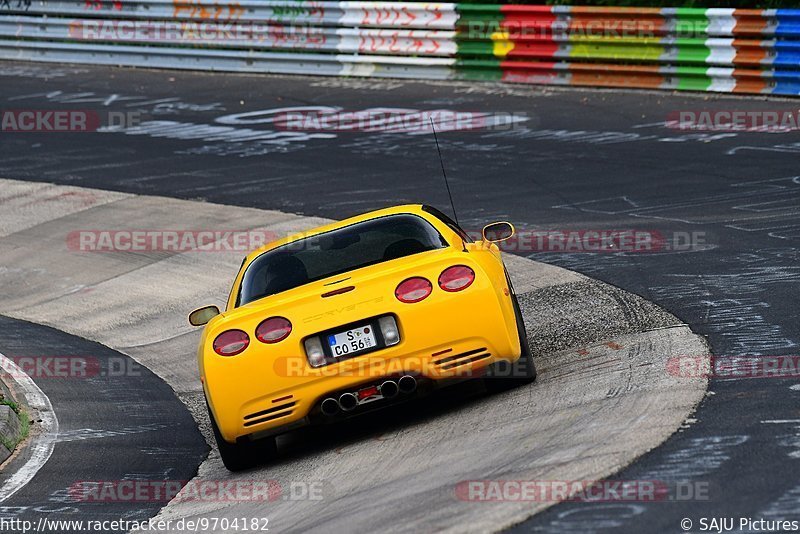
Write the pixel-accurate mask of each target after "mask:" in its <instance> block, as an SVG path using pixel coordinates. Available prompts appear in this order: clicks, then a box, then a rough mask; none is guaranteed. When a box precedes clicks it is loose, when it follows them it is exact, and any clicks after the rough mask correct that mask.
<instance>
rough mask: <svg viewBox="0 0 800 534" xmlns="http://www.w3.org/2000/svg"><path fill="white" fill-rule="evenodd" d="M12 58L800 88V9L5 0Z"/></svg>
mask: <svg viewBox="0 0 800 534" xmlns="http://www.w3.org/2000/svg"><path fill="white" fill-rule="evenodd" d="M0 59H20V60H28V61H52V62H73V63H95V64H97V63H99V64H110V65H129V66H142V67H163V68H183V69H201V70H214V71H243V72H273V73H304V74H322V75H353V76H378V77H403V78H434V79H459V80H494V81H502V82H509V83H529V84H553V85H583V86H610V87H632V88H659V89H678V90H696V91H720V92H740V93H763V94H782V95H798V94H800V9H798V10H785V9H783V10H747V9H716V8H712V9H690V8H653V9H651V8H600V7H569V6H541V5H503V6H497V5H478V4H453V3H420V2H329V1H320V2H315V1H291V0H290V1H287V0H281V1H272V0H265V1H257V0H242V1H239V2H235V1H228V0H224V1H213V0H41V1H37V2H31V0H8V1H5V0H0Z"/></svg>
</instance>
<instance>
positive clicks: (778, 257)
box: [0, 64, 800, 532]
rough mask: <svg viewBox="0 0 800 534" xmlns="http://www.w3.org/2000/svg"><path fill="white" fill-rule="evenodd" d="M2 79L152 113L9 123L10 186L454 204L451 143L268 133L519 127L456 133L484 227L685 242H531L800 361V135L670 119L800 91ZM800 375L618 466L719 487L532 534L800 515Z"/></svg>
mask: <svg viewBox="0 0 800 534" xmlns="http://www.w3.org/2000/svg"><path fill="white" fill-rule="evenodd" d="M0 78H2V85H0V102H2V108H3V109H51V110H61V109H90V110H95V111H98V112H103V113H105V112H106V111H123V112H136V113H141V115H140V116H139V117H138V119H137V120H139V121H141V122H140V123H139V124H138V125H136V126H129V127H127V128H120V129H116V130H115V131H110V132H106V133H102V134H100V133H74V134H54V133H47V134H45V133H31V134H14V135H9V134H5V133H4V134H3V135H2V137H0V176H2V177H3V178H8V179H14V180H28V181H38V182H52V183H58V184H67V185H77V186H82V187H92V188H99V189H106V190H113V191H119V192H126V193H135V194H144V195H162V196H168V197H175V198H182V199H200V200H206V201H209V202H214V203H220V204H229V205H236V206H244V207H257V208H261V209H272V210H281V211H283V212H291V213H297V214H303V215H307V216H318V217H330V218H342V217H345V216H348V215H351V214H354V213H358V212H362V211H366V210H368V209H372V208H377V207H381V206H384V205H387V204H393V203H400V202H408V201H415V202H419V201H422V202H428V203H432V204H435V205H438V206H439V207H441V208H443V209H444V208H445V207H446V206H447V196H446V190H445V189H444V187H443V184H442V182H441V175H440V170H439V162H438V160H437V157H436V149H435V146H434V145H433V142H432V138H431V136H430V135H424V134H421V135H417V133H419V132H411V133H405V132H400V133H390V132H377V133H376V132H334V133H331V132H324V133H321V134H319V133H318V134H316V137H310V138H309V136H308V135H304V134H300V133H297V132H294V133H295V135H294V136H288V135H277V134H281V133H282V134H285V133H286V132H276V135H275V136H273V137H269V135H270V133H269V132H268V131H267V130H270V131H274V128H273V124H272V122H271V117H274V115H275V114H276V113H280V111H275V110H280V109H283V108H296V107H309V106H315V108H314V109H317V110H320V109H323V108H322V107H325V108H328V107H338V108H341V109H343V110H346V111H356V110H364V109H370V108H386V107H391V108H403V109H412V110H418V109H420V110H432V109H448V110H457V111H465V112H475V113H503V114H505V115H504V116H506V117H509V116H513V117H516V120H517V122H515V123H514V125H513V128H506V129H499V130H494V131H491V130H490V129H488V128H478V129H476V130H475V131H444V132H440V133H439V140H440V143H441V148H442V153H443V156H444V159H445V164H446V167H447V172H448V176H449V177H450V178H451V187H452V189H453V196H454V198H455V201H456V205H457V208H458V211H459V216H460V219H461V222H462V223H463V225H464V226H466V227H467V228H470V229H476V228H478V229H479V228H480V226H481V224H482V223H484V222H486V221H490V220H504V219H507V220H511V221H513V222H514V223H515V224H517V226H518V228H519V229H520V231H522V232H525V231H532V230H554V231H555V230H562V231H565V230H574V231H586V230H595V231H596V230H610V229H636V230H641V231H645V232H651V233H652V234H654V235H655V234H657V235H663V236H667V237H668V239H667V240H666V243H668V245H665V246H663V247H660V248H659V249H657V250H651V251H646V252H616V253H587V252H585V251H580V252H559V251H541V250H530V249H528V250H520V251H516V252H517V253H518V254H521V255H525V256H529V257H531V258H533V259H536V260H539V261H544V262H547V263H552V264H555V265H559V266H562V267H566V268H568V269H572V270H575V271H578V272H580V273H584V274H587V275H589V276H591V277H593V278H597V279H600V280H603V281H605V282H608V283H611V284H613V285H615V286H618V287H621V288H623V289H625V290H627V291H630V292H632V293H635V294H638V295H641V296H643V297H645V298H646V299H648V300H651V301H653V302H655V303H656V304H658V305H660V306H662V307H663V308H665V309H667V310H668V311H669V312H671V313H673V314H674V315H675V316H677V317H678V318H679V319H681V320H683V321H685V322H686V323H687V324H688V325H689V326H690V327H691V328H692V330H694V331H695V332H699V333H702V334H705V335H707V336H708V339H709V342H710V344H711V346H712V349H713V352H714V354H716V355H718V356H721V357H735V356H771V355H796V354H797V345H798V342H800V327H799V326H798V320H797V319H798V313H797V305H796V302H797V301H798V297H800V294H799V293H800V290H799V289H798V288H800V285H798V281H799V280H800V267H798V249H797V245H798V238H800V217H799V216H798V213H799V212H800V176H798V174H800V173H798V171H797V156H798V153H800V136H798V134H797V132H784V133H752V132H751V133H746V132H712V133H709V132H687V131H681V130H677V129H675V128H674V127H670V126H669V125H668V124H666V123H665V121H666V120H667V118H668V117H670V116H673V114H674V113H676V112H678V111H681V110H698V109H722V110H734V109H735V110H756V109H758V110H789V109H794V108H796V103H794V102H792V101H780V100H763V99H757V98H750V99H743V98H728V97H711V96H707V95H704V96H701V97H697V96H691V95H679V96H675V95H671V94H665V93H649V92H611V91H577V90H576V91H545V90H540V89H532V88H514V87H512V88H505V87H500V86H496V85H484V86H477V85H476V86H470V85H466V84H435V83H408V82H394V81H381V82H372V81H361V80H356V81H348V80H336V79H318V78H298V77H294V78H293V77H272V76H270V77H250V76H229V75H224V76H223V75H203V74H192V73H164V72H148V71H136V70H120V69H105V68H90V67H76V68H71V67H56V68H50V67H44V66H38V65H24V64H18V65H16V68H14V69H12V68H10V67H9V66H8V65H4V66H3V69H2V70H0ZM258 111H264V112H263V113H255V112H258ZM243 114H249V115H243ZM0 224H3V221H0ZM567 335H568V334H567ZM2 343H9V344H12V343H13V342H11V341H6V340H5V339H0V352H3V353H6V354H7V353H8V352H10V350H9V348H8V347H7V346H5V345H3V344H2ZM734 361H735V360H734ZM798 383H800V380H798V378H797V375H795V376H794V377H793V378H765V379H756V378H752V379H751V378H740V377H736V376H733V377H721V378H720V377H718V378H714V379H712V381H711V383H710V385H709V390H710V393H713V394H711V395H709V396H708V397H707V398H706V400H705V401H704V402H703V403H702V404H701V405H700V407H699V409H698V410H697V412H696V413H695V414H694V415H693V420H690V421H689V422H688V423H687V424H686V425H685V426H684V428H682V429H681V431H679V432H678V433H676V434H675V435H673V436H672V437H671V438H670V439H669V440H668V441H667V442H666V443H664V444H663V445H661V446H660V447H658V448H656V449H655V450H653V451H651V452H649V453H647V454H645V455H644V456H642V457H641V458H639V459H638V460H637V461H635V462H634V463H633V464H631V465H630V466H628V467H627V468H625V469H623V470H622V471H620V472H619V473H618V474H617V475H616V477H617V478H618V479H619V480H666V481H688V482H695V483H702V484H704V485H706V486H707V488H708V495H709V497H708V498H700V499H698V498H688V499H686V500H683V501H681V500H672V501H669V502H652V503H647V502H636V503H562V504H559V505H556V506H554V507H552V508H550V509H549V510H547V511H545V512H543V513H541V514H538V515H536V516H534V517H533V518H531V519H529V520H528V521H526V522H524V523H522V524H520V525H518V526H516V527H515V529H516V530H518V531H521V532H529V531H544V532H565V531H573V532H606V531H608V532H611V531H614V532H640V531H646V530H658V531H661V530H671V531H675V530H677V529H678V528H679V523H680V520H681V519H682V518H691V519H692V520H694V521H696V520H697V519H698V518H699V517H723V516H727V517H739V516H752V517H764V518H780V519H789V520H792V519H800V485H798V482H797V481H798V480H800V466H799V465H798V462H799V461H800V459H799V458H800V434H798V427H799V426H800V422H799V421H798V411H797V396H798V395H800V391H798V390H799V389H800V388H798V387H797V386H798ZM187 432H189V433H191V432H194V435H196V431H191V430H187ZM189 435H191V434H187V435H186V436H183V438H184V439H186V440H187V441H188V440H189V437H188V436H189ZM624 446H625V443H619V444H618V447H621V448H624ZM200 450H201V451H202V449H200ZM109 476H110V475H109ZM488 476H492V474H487V477H488ZM695 487H696V486H695ZM476 506H480V503H478V504H476Z"/></svg>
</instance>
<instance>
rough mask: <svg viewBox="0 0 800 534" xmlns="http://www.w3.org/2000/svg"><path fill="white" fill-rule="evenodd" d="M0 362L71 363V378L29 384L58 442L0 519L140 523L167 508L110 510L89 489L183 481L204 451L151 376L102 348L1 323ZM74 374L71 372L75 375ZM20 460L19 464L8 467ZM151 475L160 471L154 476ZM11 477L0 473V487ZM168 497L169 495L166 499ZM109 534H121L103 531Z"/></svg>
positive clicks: (150, 504)
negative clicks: (45, 401) (51, 413)
mask: <svg viewBox="0 0 800 534" xmlns="http://www.w3.org/2000/svg"><path fill="white" fill-rule="evenodd" d="M0 345H1V346H2V347H3V351H4V355H5V356H6V357H8V358H11V359H12V360H13V361H16V362H20V363H23V368H24V362H25V360H26V359H30V360H31V361H35V359H38V358H39V357H40V356H41V355H49V356H50V357H51V358H53V357H56V356H57V355H59V356H67V355H71V356H72V357H73V358H74V359H75V361H76V362H77V361H78V360H77V359H78V358H80V359H81V360H80V362H81V364H84V363H85V364H86V365H85V366H84V365H81V368H82V369H83V372H82V373H81V376H80V377H78V376H77V374H76V376H75V378H76V379H68V378H64V377H60V376H52V375H51V376H48V375H46V374H45V371H48V370H49V371H52V368H50V369H48V368H47V367H46V366H44V365H42V366H41V368H42V372H40V373H39V376H38V377H37V382H38V384H39V386H40V387H41V388H42V390H43V391H44V392H45V393H46V394H47V396H48V397H49V398H50V401H51V402H52V403H53V407H54V409H55V412H56V416H57V417H58V422H59V434H58V437H57V438H56V439H57V446H56V447H55V449H54V452H53V456H52V457H51V458H50V460H49V461H48V462H47V463H46V464H45V465H44V466H43V467H42V469H41V470H40V471H39V472H38V473H37V476H36V477H34V478H33V479H32V480H31V482H29V483H28V484H27V485H25V486H24V487H23V488H21V489H20V490H19V491H18V492H17V493H16V494H14V495H13V496H12V497H11V498H9V499H7V500H5V501H4V502H3V505H2V512H3V516H4V517H24V516H25V515H42V516H44V515H48V516H51V517H75V516H85V517H93V518H96V519H97V520H98V521H114V520H118V519H120V518H121V517H126V518H129V519H135V518H138V519H146V518H148V517H151V516H152V515H154V514H155V512H157V511H158V509H159V508H161V507H162V506H164V505H165V504H166V503H167V502H168V499H166V500H165V499H163V498H162V499H160V500H159V499H151V500H140V501H136V502H135V503H133V505H132V503H131V502H130V501H128V502H124V501H116V502H110V501H108V500H105V499H102V498H99V497H100V495H99V493H98V492H97V491H94V488H96V487H97V486H93V483H96V482H98V481H107V480H137V479H138V480H175V481H186V480H190V479H191V478H192V477H193V476H194V475H195V474H196V473H197V465H198V464H199V463H200V461H201V460H202V459H203V457H204V456H205V455H206V454H207V452H208V447H207V445H206V443H205V440H203V437H202V436H201V434H200V432H199V431H198V430H197V427H196V425H195V423H194V420H193V419H192V418H191V416H190V415H189V413H188V412H187V411H186V410H184V409H183V405H182V404H181V403H180V401H179V400H178V399H177V398H176V397H175V395H174V393H173V391H172V390H171V389H170V388H169V386H167V385H166V384H165V383H164V382H163V381H162V380H161V379H160V378H158V377H157V376H156V375H154V374H153V373H152V372H151V371H149V370H148V369H146V368H145V367H142V366H141V365H139V364H137V363H136V362H135V361H134V360H132V359H131V358H130V357H128V356H125V355H124V354H120V353H118V352H115V351H113V350H111V349H109V348H108V347H104V346H102V345H99V344H97V343H93V342H90V341H86V340H85V339H81V338H79V337H75V336H70V335H68V334H65V333H63V332H59V331H58V330H54V329H52V328H48V327H46V326H39V325H36V324H32V323H28V322H25V321H19V320H15V319H9V318H7V317H0ZM76 367H78V366H76ZM78 378H79V379H78ZM23 460H24V458H23V457H21V456H19V457H17V458H15V459H13V460H12V462H16V463H20V462H22V461H23ZM159 466H160V468H161V469H160V470H159V469H158V467H159ZM13 468H14V465H13V464H12V465H11V466H10V469H8V468H7V469H6V470H4V472H3V478H2V480H3V481H4V480H5V479H6V478H7V476H8V473H9V472H10V471H12V470H13ZM172 491H173V493H174V491H175V490H172ZM109 532H123V531H121V530H115V529H110V530H109Z"/></svg>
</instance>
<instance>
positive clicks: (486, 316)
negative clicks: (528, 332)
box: [201, 280, 520, 442]
mask: <svg viewBox="0 0 800 534" xmlns="http://www.w3.org/2000/svg"><path fill="white" fill-rule="evenodd" d="M506 292H507V290H506ZM506 292H503V291H497V290H496V289H495V288H494V287H492V286H491V284H489V283H488V282H487V281H485V280H484V281H482V282H481V283H479V282H476V283H475V284H474V287H471V288H470V289H469V290H468V291H465V292H463V293H459V294H445V292H442V291H440V292H438V293H437V294H434V295H431V297H429V298H428V299H427V300H425V301H423V302H422V303H419V304H396V303H391V301H390V300H389V299H380V298H379V299H375V302H374V303H371V304H370V306H369V307H368V308H369V309H362V308H361V307H353V308H347V310H346V313H344V312H343V313H339V314H337V315H336V316H335V317H333V318H331V319H330V321H326V320H318V321H314V322H313V323H311V324H310V325H312V326H313V329H311V328H310V327H309V325H307V327H306V331H307V334H308V335H314V334H315V333H317V332H324V331H327V330H328V329H330V328H333V327H335V326H336V325H347V324H352V323H357V322H358V321H359V320H367V318H369V317H377V316H381V315H385V314H393V315H394V316H395V317H396V318H397V322H398V327H399V330H400V339H401V341H400V342H399V343H398V344H396V345H393V346H390V347H386V348H382V349H380V350H377V351H375V352H371V353H367V354H364V355H361V356H357V357H353V358H350V359H346V360H344V361H338V362H336V363H334V364H330V365H326V366H323V367H320V368H312V367H311V366H310V365H309V364H308V362H307V360H306V356H305V352H304V349H303V348H302V347H303V345H302V340H303V339H304V338H305V337H307V336H302V335H298V336H297V337H296V338H294V339H292V338H290V339H287V342H286V343H284V344H278V345H276V346H262V344H258V343H256V344H254V345H253V346H252V347H251V348H250V349H248V351H247V352H246V353H244V354H242V355H239V356H235V357H231V358H224V357H220V356H217V355H216V354H214V353H213V351H211V350H209V349H208V347H206V349H205V350H206V352H205V354H204V357H203V358H202V361H203V363H202V367H201V369H202V371H203V375H204V378H205V381H204V388H205V392H206V397H207V399H208V400H209V404H210V406H211V409H212V412H213V413H214V416H215V420H216V422H217V425H218V426H219V429H220V432H221V433H222V435H223V437H224V438H225V439H226V440H227V441H231V442H233V441H235V440H236V439H237V438H241V437H243V436H247V435H252V434H262V433H265V432H269V431H273V430H275V429H285V428H291V427H292V425H301V424H304V423H305V422H306V418H307V417H308V416H309V414H311V413H312V411H313V410H314V409H315V408H316V407H317V406H318V405H319V403H320V402H321V401H322V399H323V398H325V397H326V396H329V395H331V394H334V393H336V392H340V391H345V390H353V389H357V388H359V387H362V386H364V385H368V384H374V383H376V382H379V381H380V380H382V379H384V378H386V377H396V376H399V375H403V374H408V375H412V376H416V377H421V378H426V379H430V380H431V381H433V382H435V383H436V382H441V381H443V380H448V379H453V378H469V377H471V376H478V375H480V374H481V371H482V370H483V369H485V368H486V367H487V366H489V365H491V364H493V363H496V362H499V361H507V362H514V361H516V360H517V359H518V358H519V356H520V345H519V335H518V333H517V327H516V317H515V313H514V307H513V303H512V300H511V297H510V296H509V295H508V294H507V293H506ZM387 301H388V302H387ZM365 312H366V313H365ZM370 312H371V313H370ZM356 314H357V315H356ZM334 321H335V322H334Z"/></svg>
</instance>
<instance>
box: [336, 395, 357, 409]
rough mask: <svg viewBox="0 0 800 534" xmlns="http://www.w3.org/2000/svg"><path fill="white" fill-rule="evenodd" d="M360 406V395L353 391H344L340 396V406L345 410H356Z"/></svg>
mask: <svg viewBox="0 0 800 534" xmlns="http://www.w3.org/2000/svg"><path fill="white" fill-rule="evenodd" d="M356 406H358V397H356V396H355V395H354V394H352V393H342V395H341V396H340V397H339V407H341V409H342V410H344V411H345V412H349V411H352V410H355V408H356Z"/></svg>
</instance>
